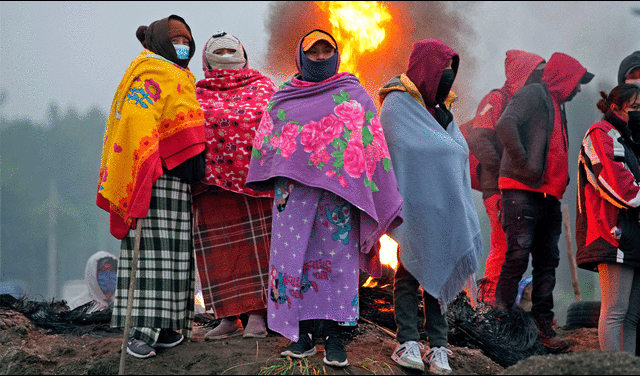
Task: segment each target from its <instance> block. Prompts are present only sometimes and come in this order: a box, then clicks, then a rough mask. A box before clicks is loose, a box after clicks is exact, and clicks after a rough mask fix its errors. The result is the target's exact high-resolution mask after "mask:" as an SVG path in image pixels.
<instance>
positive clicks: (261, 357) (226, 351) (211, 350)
mask: <svg viewBox="0 0 640 376" xmlns="http://www.w3.org/2000/svg"><path fill="white" fill-rule="evenodd" d="M210 329H211V326H208V325H204V324H200V325H197V326H196V327H195V328H194V335H193V337H192V338H191V340H190V341H186V342H184V343H182V344H180V345H179V346H177V347H175V348H171V349H159V351H158V355H157V356H155V357H152V358H149V359H135V358H133V357H131V356H129V355H127V356H126V357H125V359H126V360H125V373H128V374H140V375H214V374H215V375H222V374H224V375H240V374H244V375H259V374H262V375H269V374H271V375H273V374H326V375H343V374H351V375H365V374H368V375H370V374H375V375H390V374H419V372H414V371H410V370H406V369H403V368H401V367H399V366H398V365H396V364H395V363H394V362H393V361H392V360H391V358H390V354H391V352H392V351H393V349H394V348H395V346H396V343H395V341H394V339H393V338H392V336H391V335H390V334H389V333H387V332H385V331H384V330H383V329H380V327H379V326H377V325H376V324H373V323H367V322H359V323H358V326H357V327H356V328H355V329H353V330H352V331H351V336H350V338H348V340H347V343H346V348H347V353H348V357H349V361H350V362H351V365H350V366H348V367H346V368H344V369H338V368H333V367H329V366H325V365H324V364H323V362H322V358H323V356H324V355H323V351H322V344H318V345H317V346H318V350H319V351H318V354H316V355H315V356H313V357H311V358H308V359H307V360H303V361H299V360H293V361H292V360H291V359H289V358H281V357H280V356H279V352H280V351H281V349H282V348H283V347H284V346H286V345H287V344H288V340H286V339H285V338H283V337H282V336H280V335H277V334H273V333H271V334H270V335H269V336H268V337H267V338H264V339H257V340H256V339H243V338H242V337H236V338H231V339H226V340H220V341H213V342H209V341H204V334H205V333H206V332H207V331H208V330H210ZM558 334H559V335H560V336H562V337H563V338H565V339H566V340H568V341H569V342H570V343H571V348H570V349H569V352H568V353H565V354H559V355H545V356H532V357H529V358H527V359H524V360H521V361H520V362H518V363H516V364H515V365H513V366H510V367H508V368H503V367H501V366H499V365H498V364H497V363H495V362H493V361H492V360H491V359H489V358H488V357H486V356H485V355H484V354H483V353H482V352H481V351H480V350H478V349H470V348H466V347H455V346H450V349H451V350H452V351H453V355H451V356H450V365H451V368H452V370H453V372H452V374H454V375H463V374H464V375H498V374H505V375H516V374H519V375H542V374H548V375H552V374H601V375H605V374H640V358H638V357H635V356H632V355H629V354H625V353H608V352H602V351H599V350H598V339H597V329H595V328H590V329H587V328H581V329H576V330H572V331H564V330H562V329H559V330H558ZM121 346H122V335H121V334H119V333H114V332H105V331H100V330H96V331H92V332H91V333H90V334H84V335H81V336H78V335H65V334H47V331H46V330H44V329H39V328H37V327H35V326H34V325H33V323H32V322H31V321H30V320H29V319H27V318H26V317H25V316H23V315H22V314H21V313H18V312H16V311H12V310H4V309H0V374H25V375H26V374H66V375H86V374H90V375H99V374H102V375H108V374H118V371H119V367H120V347H121ZM424 373H425V374H429V372H428V371H425V372H424Z"/></svg>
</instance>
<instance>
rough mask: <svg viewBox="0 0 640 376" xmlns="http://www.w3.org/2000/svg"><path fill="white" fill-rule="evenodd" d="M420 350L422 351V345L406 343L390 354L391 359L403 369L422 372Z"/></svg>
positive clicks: (411, 342) (413, 342) (414, 342)
mask: <svg viewBox="0 0 640 376" xmlns="http://www.w3.org/2000/svg"><path fill="white" fill-rule="evenodd" d="M421 349H424V345H423V344H422V343H419V342H416V341H407V342H405V343H403V344H400V345H398V347H396V349H395V350H394V351H393V354H391V359H393V360H394V361H395V362H396V363H398V364H399V365H401V366H403V367H407V368H413V369H417V370H420V371H424V363H423V362H422V354H421V353H420V350H421Z"/></svg>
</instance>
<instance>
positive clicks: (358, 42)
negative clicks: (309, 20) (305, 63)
mask: <svg viewBox="0 0 640 376" xmlns="http://www.w3.org/2000/svg"><path fill="white" fill-rule="evenodd" d="M316 4H317V5H318V7H320V9H321V10H322V11H323V12H325V13H328V15H329V22H331V34H332V35H333V37H334V38H335V39H336V41H337V42H338V46H340V47H339V48H340V71H342V72H350V73H353V74H355V75H356V76H357V77H358V78H359V79H362V77H360V76H361V74H360V72H359V70H358V69H357V65H358V64H357V62H356V60H357V57H358V56H359V55H362V54H364V53H371V52H373V51H375V50H376V49H378V47H380V45H381V43H382V42H383V41H384V39H385V36H386V31H385V25H386V24H387V23H388V22H389V21H391V14H390V13H389V10H388V9H387V7H386V6H385V5H384V4H382V3H380V2H378V1H316Z"/></svg>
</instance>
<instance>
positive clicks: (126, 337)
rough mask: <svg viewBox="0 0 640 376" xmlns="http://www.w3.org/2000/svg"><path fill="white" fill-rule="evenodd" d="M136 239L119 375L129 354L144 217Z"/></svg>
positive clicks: (138, 222) (140, 221)
mask: <svg viewBox="0 0 640 376" xmlns="http://www.w3.org/2000/svg"><path fill="white" fill-rule="evenodd" d="M136 222H137V224H136V241H135V244H134V246H133V260H131V274H130V275H129V295H128V297H127V315H126V318H125V321H124V335H123V338H122V350H121V353H120V371H118V374H119V375H124V359H125V357H126V356H127V342H128V340H129V331H130V330H131V311H132V310H133V289H134V287H135V285H136V272H137V271H138V255H139V254H140V233H141V232H142V218H138V219H136Z"/></svg>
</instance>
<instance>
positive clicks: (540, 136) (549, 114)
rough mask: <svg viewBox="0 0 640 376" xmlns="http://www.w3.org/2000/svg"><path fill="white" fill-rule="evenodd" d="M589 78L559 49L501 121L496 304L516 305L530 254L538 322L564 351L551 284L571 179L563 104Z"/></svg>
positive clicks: (542, 335)
mask: <svg viewBox="0 0 640 376" xmlns="http://www.w3.org/2000/svg"><path fill="white" fill-rule="evenodd" d="M592 78H593V74H591V73H589V72H587V69H586V68H585V67H583V66H582V65H581V64H580V63H579V62H578V61H577V60H576V59H574V58H572V57H571V56H568V55H566V54H563V53H560V52H556V53H554V54H553V55H551V58H550V59H549V60H548V62H547V64H546V66H545V67H544V71H543V74H542V82H541V83H534V84H528V85H525V86H524V87H523V88H522V89H520V90H519V91H518V92H517V93H516V94H515V95H514V96H513V98H512V99H511V101H510V102H509V104H508V105H507V108H506V109H505V110H504V112H503V113H502V116H501V117H500V119H499V120H498V123H497V124H496V131H497V133H498V138H499V139H500V141H501V142H502V144H503V145H504V151H503V157H502V162H501V164H500V177H499V178H498V185H499V188H500V192H501V201H502V208H503V213H502V227H503V228H504V230H505V234H506V236H507V253H506V257H505V261H504V264H503V266H502V271H501V272H500V277H499V278H498V284H497V286H496V306H497V307H498V308H502V309H512V308H513V307H514V303H515V299H516V296H517V294H518V283H519V282H520V280H521V279H522V276H523V274H524V273H525V271H526V270H527V267H528V265H529V255H531V259H532V265H533V272H532V275H533V281H532V285H533V290H532V294H531V299H532V307H531V313H532V315H533V317H534V319H535V321H536V323H537V325H538V329H539V331H538V340H539V341H540V342H541V343H543V344H544V345H545V346H547V347H550V348H552V349H554V350H559V351H562V350H565V349H567V348H568V347H569V343H568V342H567V341H565V340H563V339H560V338H559V337H558V336H557V335H556V332H555V330H554V329H553V319H554V313H553V289H554V287H555V283H556V276H555V271H556V268H557V267H558V264H559V260H560V251H559V249H558V240H559V239H560V233H561V232H562V212H561V209H560V200H561V199H562V196H563V194H564V192H565V190H566V187H567V185H568V183H569V165H568V151H569V145H568V137H567V128H566V127H567V123H566V115H565V110H564V104H565V103H566V102H568V101H570V100H571V99H573V98H574V97H575V95H576V94H577V93H578V92H580V85H582V84H586V83H588V82H589V81H591V79H592Z"/></svg>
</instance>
